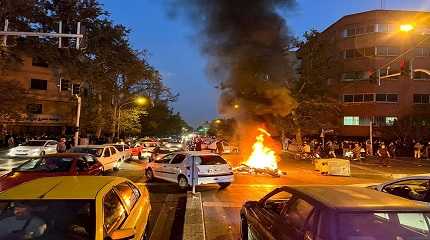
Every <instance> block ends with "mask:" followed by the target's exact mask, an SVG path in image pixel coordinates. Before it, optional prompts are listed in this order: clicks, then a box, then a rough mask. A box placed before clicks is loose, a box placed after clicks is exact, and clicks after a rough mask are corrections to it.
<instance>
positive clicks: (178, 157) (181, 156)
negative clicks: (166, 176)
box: [170, 154, 185, 164]
mask: <svg viewBox="0 0 430 240" xmlns="http://www.w3.org/2000/svg"><path fill="white" fill-rule="evenodd" d="M184 159H185V155H184V154H178V155H176V156H175V157H174V158H173V159H172V161H171V162H170V163H171V164H179V163H182V161H184Z"/></svg>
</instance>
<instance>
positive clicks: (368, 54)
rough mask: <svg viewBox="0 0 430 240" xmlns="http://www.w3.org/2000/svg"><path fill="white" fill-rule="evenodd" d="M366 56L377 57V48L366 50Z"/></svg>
mask: <svg viewBox="0 0 430 240" xmlns="http://www.w3.org/2000/svg"><path fill="white" fill-rule="evenodd" d="M364 56H366V57H372V56H375V48H374V47H369V48H365V49H364Z"/></svg>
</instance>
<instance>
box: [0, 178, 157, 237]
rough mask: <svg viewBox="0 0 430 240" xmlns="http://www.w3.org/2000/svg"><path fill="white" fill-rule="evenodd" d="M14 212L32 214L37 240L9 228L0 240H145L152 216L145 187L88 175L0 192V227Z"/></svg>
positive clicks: (18, 228) (1, 230) (22, 230)
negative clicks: (25, 210) (36, 229)
mask: <svg viewBox="0 0 430 240" xmlns="http://www.w3.org/2000/svg"><path fill="white" fill-rule="evenodd" d="M17 208H20V209H19V210H21V211H23V208H24V209H25V208H26V209H29V210H30V211H31V214H32V217H31V219H32V220H31V221H32V222H33V223H32V224H38V225H36V227H37V226H40V227H39V228H38V232H37V235H36V234H35V232H34V231H33V232H29V231H30V230H31V229H34V228H35V227H33V228H30V227H29V228H27V229H29V230H27V229H25V228H23V224H24V223H23V224H15V225H11V224H10V225H8V227H7V228H5V227H0V239H2V240H5V239H95V240H103V239H147V235H145V234H146V232H145V230H146V229H147V228H146V226H147V223H148V218H149V213H150V211H151V205H150V202H149V194H148V191H147V189H146V187H145V185H143V184H134V183H132V182H131V181H129V180H127V179H124V178H120V177H92V176H79V177H50V178H39V179H35V180H32V181H29V182H26V183H23V184H21V185H18V186H16V187H13V188H11V189H8V190H7V191H4V192H2V193H0V212H1V215H0V226H1V225H2V224H5V223H8V222H10V221H13V220H14V219H15V218H16V217H15V216H14V214H15V213H17V212H18V211H16V209H17ZM21 221H25V218H24V219H23V220H21ZM3 226H4V225H3Z"/></svg>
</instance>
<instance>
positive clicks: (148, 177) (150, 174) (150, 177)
mask: <svg viewBox="0 0 430 240" xmlns="http://www.w3.org/2000/svg"><path fill="white" fill-rule="evenodd" d="M145 177H146V181H148V182H152V181H154V172H152V169H150V168H149V169H146V171H145Z"/></svg>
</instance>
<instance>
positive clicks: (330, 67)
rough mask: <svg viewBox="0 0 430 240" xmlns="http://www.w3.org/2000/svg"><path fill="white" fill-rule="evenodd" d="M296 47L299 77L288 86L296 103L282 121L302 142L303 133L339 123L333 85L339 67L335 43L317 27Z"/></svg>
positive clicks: (305, 35)
mask: <svg viewBox="0 0 430 240" xmlns="http://www.w3.org/2000/svg"><path fill="white" fill-rule="evenodd" d="M298 48H299V50H298V51H297V57H298V59H300V60H301V69H300V77H299V78H298V79H297V80H296V81H295V82H294V83H293V86H292V87H291V88H292V93H293V96H294V98H295V99H296V101H297V106H296V108H295V109H294V111H293V112H292V113H291V114H290V115H289V117H288V118H284V119H282V120H281V121H282V122H283V124H282V125H284V126H292V129H290V130H291V131H296V135H297V138H298V141H299V142H301V135H302V134H303V133H305V134H311V133H314V134H315V133H319V131H320V130H321V128H331V127H334V126H336V124H337V123H338V116H339V112H340V109H339V105H338V102H337V97H336V93H335V91H334V89H333V88H332V84H333V81H334V79H336V78H337V76H339V74H340V72H339V71H340V70H339V68H338V66H339V64H338V61H339V59H338V58H337V55H336V53H337V51H336V48H335V44H334V42H332V41H331V40H330V39H327V38H326V37H325V36H324V35H323V34H321V33H319V32H317V31H316V30H311V31H309V32H306V33H305V34H304V40H303V41H302V42H300V43H299V44H298Z"/></svg>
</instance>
